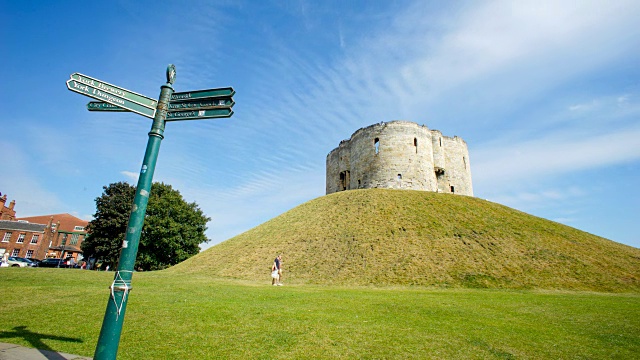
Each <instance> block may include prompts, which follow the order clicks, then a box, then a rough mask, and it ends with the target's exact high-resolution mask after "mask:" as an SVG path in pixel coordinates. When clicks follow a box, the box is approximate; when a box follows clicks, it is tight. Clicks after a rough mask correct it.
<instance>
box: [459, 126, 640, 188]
mask: <svg viewBox="0 0 640 360" xmlns="http://www.w3.org/2000/svg"><path fill="white" fill-rule="evenodd" d="M563 135H564V136H563ZM639 137H640V128H638V127H634V128H628V129H621V130H617V131H613V132H609V133H602V134H597V135H593V136H589V137H584V138H582V137H574V136H573V134H566V133H565V134H553V135H552V136H544V137H540V138H537V139H531V140H526V141H522V142H517V143H513V142H511V143H504V144H494V145H490V146H487V147H480V148H478V149H476V150H475V151H474V153H473V157H472V168H473V177H474V186H478V185H479V186H486V187H492V186H495V185H497V184H498V183H502V184H504V183H505V182H509V181H511V182H513V181H519V180H522V179H525V178H530V179H531V178H533V179H535V178H542V177H545V176H548V175H555V176H557V175H561V174H565V173H569V172H573V171H579V170H585V169H592V168H596V167H606V166H612V165H616V164H621V163H625V162H631V161H638V160H640V142H639V141H637V139H638V138H639ZM492 184H495V185H492Z"/></svg>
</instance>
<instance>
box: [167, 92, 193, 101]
mask: <svg viewBox="0 0 640 360" xmlns="http://www.w3.org/2000/svg"><path fill="white" fill-rule="evenodd" d="M171 98H172V99H175V100H177V99H191V93H186V94H173V95H171Z"/></svg>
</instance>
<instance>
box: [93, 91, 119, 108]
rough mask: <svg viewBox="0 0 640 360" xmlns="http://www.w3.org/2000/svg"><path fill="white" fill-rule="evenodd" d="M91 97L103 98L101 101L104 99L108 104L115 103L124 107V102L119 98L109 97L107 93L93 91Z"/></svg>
mask: <svg viewBox="0 0 640 360" xmlns="http://www.w3.org/2000/svg"><path fill="white" fill-rule="evenodd" d="M93 95H96V96H99V97H101V98H103V99H105V100H106V101H109V102H116V103H118V104H122V105H124V100H122V99H120V98H117V97H114V96H111V95H109V94H107V93H103V92H102V91H100V90H98V89H93Z"/></svg>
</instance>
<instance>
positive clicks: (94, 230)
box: [82, 182, 211, 270]
mask: <svg viewBox="0 0 640 360" xmlns="http://www.w3.org/2000/svg"><path fill="white" fill-rule="evenodd" d="M103 189H104V192H103V194H102V196H100V197H99V198H96V213H95V215H94V220H92V221H90V222H89V225H88V227H87V229H88V232H89V235H88V236H87V239H86V240H85V241H84V242H83V243H82V251H83V253H84V256H85V257H87V258H95V259H97V260H98V261H102V262H103V263H104V266H106V265H109V266H111V268H115V266H116V265H117V263H118V257H119V255H120V247H121V245H122V242H123V241H124V239H125V236H126V231H127V226H128V222H129V213H130V210H131V205H132V204H133V198H134V196H135V187H134V186H132V185H129V184H127V183H125V182H118V183H113V184H110V185H109V186H105V187H103ZM209 220H211V219H210V218H208V217H206V216H205V215H204V213H203V212H202V210H200V208H198V205H197V204H196V203H195V202H193V203H187V202H186V201H185V200H184V199H183V198H182V195H180V192H179V191H177V190H174V189H173V188H172V187H171V185H166V184H164V183H153V185H152V186H151V194H150V195H149V203H148V205H147V213H146V217H145V220H144V225H143V227H142V233H141V234H140V245H139V247H138V255H137V258H136V264H135V268H136V269H141V270H158V269H164V268H166V267H169V266H171V265H175V264H177V263H179V262H181V261H184V260H186V259H188V258H189V257H191V256H193V255H195V254H197V253H198V252H199V251H200V247H199V245H200V244H202V243H205V242H207V241H209V239H207V237H206V236H205V234H204V232H205V231H206V230H207V226H206V225H207V222H209Z"/></svg>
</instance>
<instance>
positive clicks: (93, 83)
mask: <svg viewBox="0 0 640 360" xmlns="http://www.w3.org/2000/svg"><path fill="white" fill-rule="evenodd" d="M78 78H79V79H80V82H82V83H84V84H87V85H89V86H93V87H95V88H98V89H102V90H104V91H107V92H110V93H112V94H116V95H120V96H124V91H122V90H120V89H116V88H114V87H112V86H109V85H107V84H103V83H101V82H99V81H95V80H93V79H87V78H84V77H82V76H78Z"/></svg>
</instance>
